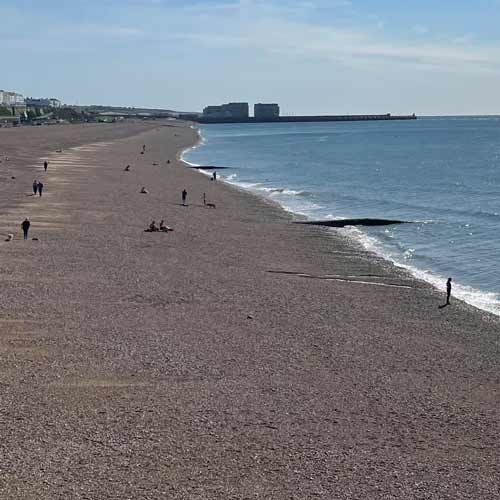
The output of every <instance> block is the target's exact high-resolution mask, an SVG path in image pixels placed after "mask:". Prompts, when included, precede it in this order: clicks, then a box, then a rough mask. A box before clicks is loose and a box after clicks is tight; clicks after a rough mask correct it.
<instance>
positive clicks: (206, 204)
mask: <svg viewBox="0 0 500 500" xmlns="http://www.w3.org/2000/svg"><path fill="white" fill-rule="evenodd" d="M205 206H206V207H207V208H217V207H216V206H215V203H210V202H209V201H207V202H206V203H205Z"/></svg>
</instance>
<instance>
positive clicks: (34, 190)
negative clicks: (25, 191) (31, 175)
mask: <svg viewBox="0 0 500 500" xmlns="http://www.w3.org/2000/svg"><path fill="white" fill-rule="evenodd" d="M37 190H38V181H37V180H36V179H35V180H34V181H33V194H36V192H37Z"/></svg>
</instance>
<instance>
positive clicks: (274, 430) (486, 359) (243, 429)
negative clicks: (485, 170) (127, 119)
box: [0, 122, 500, 500]
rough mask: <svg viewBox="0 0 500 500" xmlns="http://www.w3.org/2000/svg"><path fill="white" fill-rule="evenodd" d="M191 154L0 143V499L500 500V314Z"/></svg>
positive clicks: (141, 135)
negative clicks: (25, 230)
mask: <svg viewBox="0 0 500 500" xmlns="http://www.w3.org/2000/svg"><path fill="white" fill-rule="evenodd" d="M196 140H197V134H196V132H195V130H193V129H192V128H190V127H188V126H186V125H185V124H184V125H183V124H181V123H179V124H175V123H173V122H164V123H162V122H150V123H147V122H144V123H143V122H137V123H124V124H113V125H75V126H60V127H36V128H35V127H32V128H19V129H0V160H2V163H0V232H1V235H2V237H1V238H0V286H1V293H0V401H1V404H0V438H1V439H0V498H2V499H4V498H5V499H9V500H10V499H13V500H15V499H28V500H31V499H37V500H41V499H43V500H49V499H50V500H53V499H92V500H100V499H131V500H132V499H133V500H139V499H141V500H142V499H144V500H145V499H150V500H151V499H154V500H156V499H158V500H159V499H189V500H190V499H196V500H210V499H221V500H222V499H224V500H228V499H234V500H236V499H238V500H243V499H273V500H274V499H277V500H281V499H287V500H290V499H296V500H302V499H318V498H324V499H328V500H330V499H342V500H343V499H346V500H349V499H377V500H378V499H380V500H382V499H384V500H388V499H432V500H434V499H450V500H451V499H453V500H458V499H471V500H472V499H496V498H498V495H499V488H500V467H499V465H498V464H499V463H500V395H499V382H500V380H499V379H500V337H499V335H500V321H499V320H498V318H495V317H493V316H491V315H488V314H486V313H482V312H480V311H478V310H476V309H474V308H472V307H470V306H468V305H466V304H463V303H460V302H457V301H454V300H453V299H452V305H451V306H449V307H446V308H443V309H439V308H438V306H439V305H440V304H442V303H443V302H444V300H445V297H444V293H438V292H437V291H436V290H434V289H433V288H431V287H430V286H429V285H427V284H426V283H423V282H419V281H416V280H414V279H413V278H412V277H410V276H409V275H408V274H406V273H404V272H402V271H400V270H397V269H395V268H394V267H392V266H390V265H389V264H387V263H386V262H384V261H382V260H380V259H378V258H375V257H374V256H373V255H370V254H368V253H367V252H365V251H363V250H362V249H360V248H356V247H354V246H353V244H352V243H350V242H349V241H348V240H346V239H344V238H343V237H342V236H341V235H342V233H341V232H339V233H331V232H330V231H329V230H327V229H325V228H321V227H314V226H308V225H296V224H292V223H291V222H292V220H293V219H292V216H291V215H290V214H288V213H287V212H284V211H282V210H281V209H280V208H279V207H277V206H274V205H271V204H269V203H267V202H265V201H263V200H261V199H259V198H257V197H254V196H252V195H250V194H247V193H244V192H241V191H238V190H235V189H233V188H231V187H229V186H227V185H224V184H223V183H220V182H219V181H216V182H213V181H211V180H210V178H209V177H208V176H206V175H204V174H201V173H199V172H197V171H194V170H192V169H188V168H185V166H184V165H183V164H182V163H181V162H180V161H179V160H178V155H179V153H180V151H181V150H182V149H184V148H187V147H189V146H191V145H193V144H194V143H195V142H196ZM143 144H144V145H146V151H145V153H144V154H140V151H141V150H142V145H143ZM56 150H61V151H60V152H56ZM5 156H7V157H8V158H9V160H8V161H6V160H5V158H4V157H5ZM45 159H47V160H48V161H49V166H48V171H47V172H46V173H44V172H43V161H44V160H45ZM167 160H170V163H167ZM126 165H130V171H129V172H126V171H124V168H125V166H126ZM12 177H15V179H13V178H12ZM34 179H40V180H42V181H43V184H44V186H45V187H44V193H43V196H42V197H39V196H30V194H31V184H32V182H33V180H34ZM143 186H144V187H145V188H146V190H147V191H148V193H147V194H141V193H140V190H141V187H143ZM183 189H186V190H187V192H188V196H187V201H188V204H189V206H187V207H184V206H181V191H182V190H183ZM203 193H206V198H207V201H209V202H212V203H215V204H216V209H208V208H206V207H205V206H204V205H203V202H202V196H203ZM25 217H29V218H30V220H31V228H30V233H29V236H30V239H29V240H27V241H23V240H22V231H21V226H20V224H21V222H22V220H23V219H24V218H25ZM153 219H154V220H155V221H156V222H157V223H158V222H159V221H160V220H161V219H164V220H165V223H166V224H167V225H168V226H171V227H173V228H174V231H173V232H170V233H158V232H155V233H146V232H144V229H145V228H146V227H147V226H148V225H149V223H150V222H151V221H152V220H153ZM9 233H13V234H14V240H13V241H9V242H7V241H4V239H5V237H4V235H5V236H6V235H7V234H9ZM33 237H35V238H38V240H32V239H31V238H33ZM443 285H444V284H443Z"/></svg>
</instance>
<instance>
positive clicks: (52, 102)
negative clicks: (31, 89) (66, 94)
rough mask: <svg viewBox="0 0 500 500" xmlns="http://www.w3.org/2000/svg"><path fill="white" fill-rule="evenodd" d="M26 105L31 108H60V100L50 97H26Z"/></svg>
mask: <svg viewBox="0 0 500 500" xmlns="http://www.w3.org/2000/svg"><path fill="white" fill-rule="evenodd" d="M26 105H27V106H30V107H32V108H60V107H61V101H60V100H59V99H55V98H54V97H52V98H50V99H49V98H34V97H28V98H27V99H26Z"/></svg>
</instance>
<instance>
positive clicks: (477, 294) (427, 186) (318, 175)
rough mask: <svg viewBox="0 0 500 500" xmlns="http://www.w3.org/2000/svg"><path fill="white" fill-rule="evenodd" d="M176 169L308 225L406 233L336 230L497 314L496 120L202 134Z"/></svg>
mask: <svg viewBox="0 0 500 500" xmlns="http://www.w3.org/2000/svg"><path fill="white" fill-rule="evenodd" d="M201 134H202V137H203V139H204V143H203V144H202V145H201V146H200V147H197V148H195V149H192V150H190V151H188V152H187V153H185V155H184V157H185V160H186V161H189V162H191V163H194V164H210V165H217V166H224V167H231V169H229V170H221V171H219V172H218V175H219V177H221V178H223V179H224V180H226V181H227V182H230V183H233V184H236V185H238V186H240V187H243V188H246V189H249V190H251V191H253V192H255V193H259V194H261V195H262V196H265V197H269V198H271V199H273V200H275V201H276V202H278V203H280V204H281V205H283V206H284V207H285V208H286V209H287V210H290V211H293V212H296V213H300V214H304V215H306V216H307V217H309V218H312V219H331V218H333V219H339V218H350V217H377V218H390V219H404V220H409V221H413V222H415V224H403V225H396V226H386V227H377V228H363V229H362V230H358V229H345V230H338V231H343V232H344V233H346V234H349V235H350V236H352V237H353V238H355V239H356V240H358V241H359V242H361V243H362V244H363V245H364V246H365V247H367V248H368V249H370V250H373V251H374V252H376V253H378V254H380V255H383V256H384V257H385V258H387V259H389V260H391V261H393V262H394V263H396V264H398V265H400V266H404V267H406V268H408V269H409V270H410V271H411V272H412V273H414V274H415V275H416V276H418V277H420V278H423V279H425V280H427V281H430V282H432V283H434V284H436V285H437V286H439V287H440V288H444V284H445V280H446V277H448V276H452V277H453V279H454V281H455V285H454V289H453V290H454V294H455V295H457V296H460V297H461V298H462V299H464V300H465V301H467V302H469V303H471V304H473V305H475V306H477V307H480V308H482V309H485V310H488V311H491V312H494V313H496V314H499V315H500V118H497V117H485V118H483V117H467V118H460V117H457V118H422V119H419V120H416V121H402V122H396V121H395V122H352V123H347V122H346V123H300V124H299V123H282V124H235V125H208V126H203V127H202V128H201Z"/></svg>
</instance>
